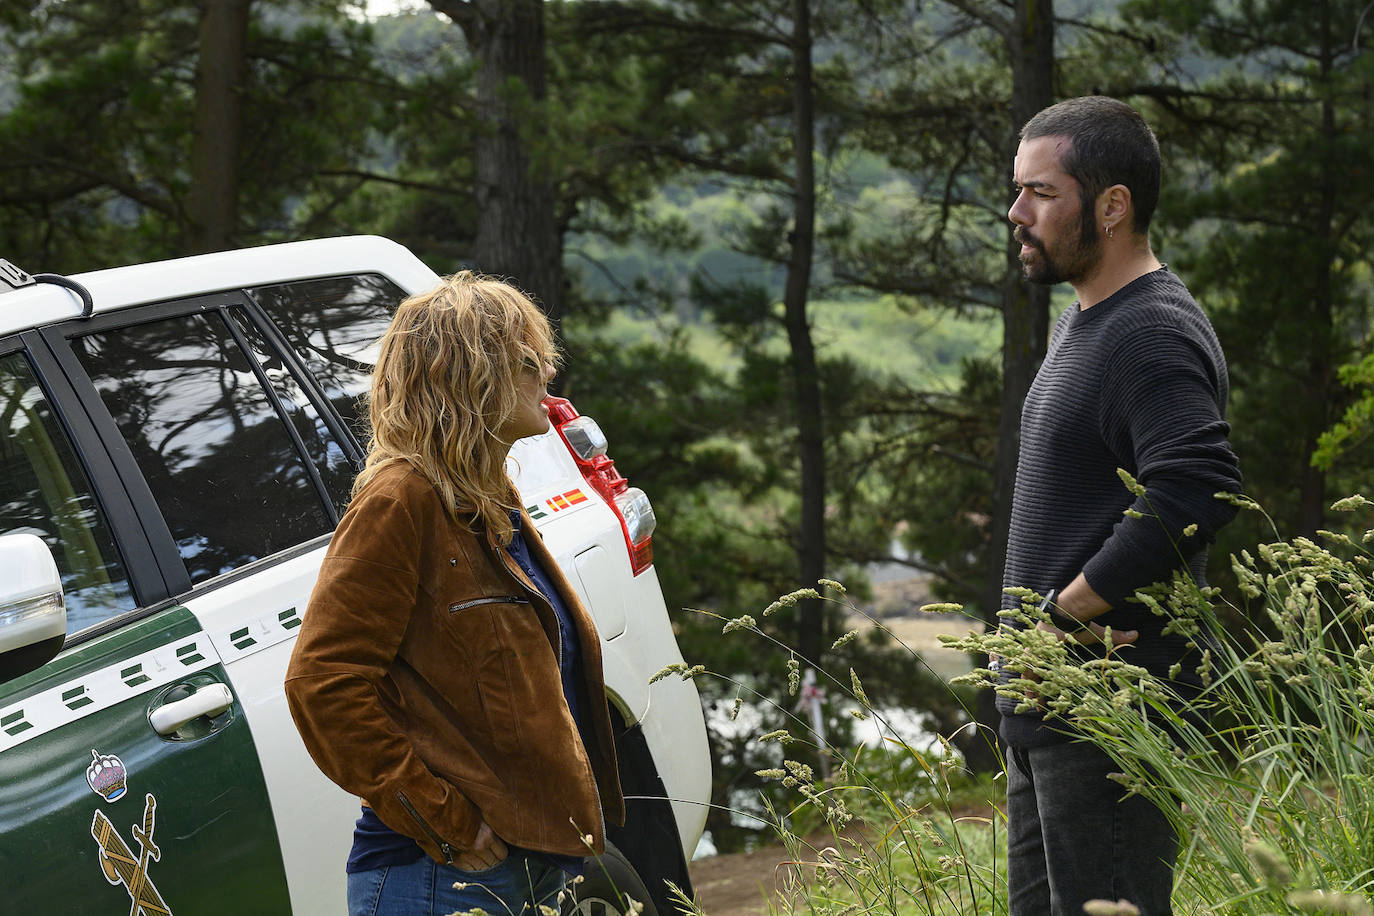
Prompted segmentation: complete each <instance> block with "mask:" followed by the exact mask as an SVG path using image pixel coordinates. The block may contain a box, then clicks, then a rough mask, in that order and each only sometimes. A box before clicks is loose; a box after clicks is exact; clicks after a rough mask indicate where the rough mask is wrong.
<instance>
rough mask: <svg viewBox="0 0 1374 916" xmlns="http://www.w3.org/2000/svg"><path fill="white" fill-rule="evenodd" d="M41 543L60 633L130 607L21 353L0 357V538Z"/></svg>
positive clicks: (60, 433) (106, 534) (122, 579)
mask: <svg viewBox="0 0 1374 916" xmlns="http://www.w3.org/2000/svg"><path fill="white" fill-rule="evenodd" d="M16 532H27V533H29V534H36V535H38V536H39V537H41V538H42V539H43V540H44V541H45V542H46V543H47V545H48V548H49V549H50V550H51V551H52V555H53V559H54V560H55V561H56V563H57V569H58V572H59V573H60V574H61V576H62V590H63V593H64V595H65V598H66V604H67V632H68V633H75V632H76V631H78V630H83V629H85V628H86V627H88V626H91V625H92V624H96V623H99V622H100V621H102V620H105V619H106V618H108V617H112V616H114V615H115V614H118V613H121V612H123V611H128V610H132V609H133V607H134V605H135V601H134V597H133V593H132V591H131V590H130V588H129V581H128V577H127V576H126V574H125V572H124V563H123V561H122V559H121V558H120V555H119V551H118V550H117V549H116V547H115V543H114V538H113V537H112V536H111V534H110V529H109V526H108V525H107V524H106V521H105V517H104V515H103V514H102V512H101V510H100V506H99V505H98V504H97V503H96V500H95V496H94V495H93V494H92V490H91V485H90V481H89V478H87V476H86V473H85V471H84V470H83V469H82V467H81V464H80V463H79V462H78V461H77V460H76V455H75V453H74V452H73V450H72V447H71V443H69V442H68V441H67V435H66V432H65V431H64V430H63V428H62V425H61V424H60V423H59V422H58V420H57V417H56V416H55V415H54V413H53V409H52V405H51V404H49V402H48V399H47V397H45V396H44V394H43V390H42V389H41V388H40V387H39V386H38V381H37V379H36V378H35V376H34V372H33V369H32V367H31V366H30V365H29V362H28V360H27V359H26V358H25V357H24V355H23V354H22V353H14V354H11V355H9V356H5V357H0V534H12V533H16Z"/></svg>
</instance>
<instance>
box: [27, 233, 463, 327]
mask: <svg viewBox="0 0 1374 916" xmlns="http://www.w3.org/2000/svg"><path fill="white" fill-rule="evenodd" d="M18 266H19V267H21V268H23V269H25V270H28V271H30V272H31V273H41V272H42V271H43V268H42V266H41V265H32V264H21V265H18ZM360 273H380V274H383V275H385V276H387V277H389V278H390V279H392V280H394V281H395V282H396V283H397V285H399V286H400V287H401V288H402V289H405V290H406V291H407V292H419V291H421V290H424V289H428V288H429V287H431V286H433V285H434V283H435V282H436V280H437V279H438V277H437V275H436V274H435V273H434V271H432V270H431V269H430V268H429V267H427V266H425V264H424V262H423V261H421V260H420V259H419V258H417V257H415V255H413V254H411V252H410V251H409V250H408V249H406V248H405V247H403V246H402V245H399V244H397V243H396V242H393V241H391V240H390V239H385V238H382V237H380V236H375V235H354V236H345V237H342V238H331V239H313V240H311V241H304V242H284V243H282V244H278V245H263V246H261V247H258V248H242V249H238V250H236V251H222V252H217V253H214V254H203V255H195V256H192V257H187V258H176V259H174V260H169V261H152V262H149V263H146V264H134V265H131V266H128V267H115V268H111V269H109V270H96V271H90V272H88V273H80V274H73V275H71V277H70V279H72V280H75V281H76V282H78V283H80V284H81V285H82V286H84V287H86V289H87V290H89V291H90V293H91V298H92V299H93V300H94V303H95V309H94V314H97V315H99V314H103V313H106V312H111V311H114V310H116V309H120V308H127V307H128V306H131V305H139V304H141V303H145V302H160V301H163V300H167V299H178V298H185V297H187V296H197V295H203V294H206V293H213V292H218V291H221V290H226V289H241V288H243V287H247V286H261V285H264V284H269V283H282V282H286V281H290V280H304V279H309V278H311V277H328V276H342V275H346V274H360ZM3 290H4V287H0V336H4V335H8V334H15V333H18V332H19V331H24V330H28V329H30V328H36V327H42V326H44V325H49V324H53V323H55V322H59V321H66V320H68V319H72V318H77V317H79V316H80V315H81V299H80V297H79V296H78V295H77V294H76V293H75V292H72V291H71V290H67V289H64V288H63V287H60V286H56V285H53V284H50V283H39V284H37V285H35V286H26V287H22V288H20V289H17V290H10V291H8V292H4V291H3Z"/></svg>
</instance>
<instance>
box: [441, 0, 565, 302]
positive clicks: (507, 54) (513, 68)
mask: <svg viewBox="0 0 1374 916" xmlns="http://www.w3.org/2000/svg"><path fill="white" fill-rule="evenodd" d="M430 5H431V6H432V7H434V9H436V10H438V11H439V12H441V13H445V14H446V15H448V16H449V17H450V18H452V19H453V20H454V21H455V22H457V23H458V24H459V25H460V26H461V27H462V29H463V32H464V34H465V35H466V36H467V40H468V44H469V46H471V48H472V52H473V55H474V56H475V57H476V58H477V62H478V71H477V112H478V117H479V119H480V121H481V124H482V129H481V131H480V132H479V133H478V135H477V137H476V138H475V143H474V163H475V171H476V175H475V180H476V189H475V190H476V198H477V210H478V212H477V239H476V241H475V243H474V245H473V252H472V257H473V262H474V266H475V267H476V268H477V269H478V270H481V271H483V272H485V273H489V274H494V275H497V276H501V277H506V278H509V279H510V280H511V281H512V282H513V283H515V285H517V286H519V287H520V288H521V289H523V290H524V291H525V292H527V293H529V294H530V295H531V296H532V297H534V298H535V300H536V301H538V302H539V303H540V305H541V306H542V307H543V309H544V312H545V313H546V314H547V315H548V316H549V318H550V320H552V321H553V322H554V323H555V324H557V323H558V322H559V320H560V319H561V318H562V317H563V308H564V305H565V296H564V292H563V237H562V232H561V231H560V227H559V226H558V220H557V216H556V212H557V211H556V198H555V193H554V184H553V179H552V177H551V176H550V174H549V170H548V167H547V165H546V164H545V163H544V162H543V158H544V157H543V154H542V153H541V152H539V150H538V148H537V142H532V141H531V138H541V139H542V138H544V137H546V136H547V133H548V132H547V130H545V129H544V128H545V126H546V124H547V118H546V116H545V113H544V104H545V102H546V100H547V97H548V88H547V81H546V79H545V72H546V67H545V61H544V44H545V41H544V4H543V0H468V2H461V0H431V2H430Z"/></svg>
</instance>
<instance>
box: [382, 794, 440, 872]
mask: <svg viewBox="0 0 1374 916" xmlns="http://www.w3.org/2000/svg"><path fill="white" fill-rule="evenodd" d="M396 800H397V801H399V802H400V803H401V806H402V807H404V808H405V809H406V811H407V812H408V813H409V814H410V816H411V817H412V818H414V819H415V823H417V824H419V825H420V829H421V830H423V831H424V832H425V833H426V834H428V835H429V838H430V839H431V840H433V841H434V845H436V846H438V847H439V851H440V852H441V853H443V854H444V864H445V865H452V864H453V847H452V846H450V845H449V844H448V843H445V842H444V840H443V838H442V837H440V836H439V834H437V833H435V832H434V828H433V827H431V826H429V822H428V821H426V820H425V819H424V818H422V817H420V812H419V811H416V810H415V806H414V805H412V804H411V803H410V799H408V798H406V794H405V793H404V792H397V793H396Z"/></svg>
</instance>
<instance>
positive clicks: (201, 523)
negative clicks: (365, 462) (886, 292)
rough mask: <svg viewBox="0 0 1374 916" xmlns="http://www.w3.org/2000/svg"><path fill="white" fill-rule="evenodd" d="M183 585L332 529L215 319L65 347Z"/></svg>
mask: <svg viewBox="0 0 1374 916" xmlns="http://www.w3.org/2000/svg"><path fill="white" fill-rule="evenodd" d="M71 344H72V349H73V350H74V351H75V352H76V354H77V356H78V357H79V358H80V360H81V362H82V365H83V366H84V367H85V369H86V372H87V373H88V374H89V375H90V376H91V379H92V380H93V381H94V382H95V385H96V387H97V389H99V391H100V396H101V399H102V400H103V401H104V402H105V406H106V408H108V409H109V411H110V413H111V415H112V416H113V417H114V420H115V423H116V424H117V425H118V426H119V429H120V432H122V433H123V434H124V438H125V439H126V440H127V441H128V443H129V447H130V449H131V450H132V451H133V454H134V458H135V459H136V460H137V462H138V465H139V467H140V469H141V470H142V471H143V474H144V476H145V478H146V479H147V481H148V485H149V487H150V488H151V489H152V491H153V496H154V498H155V499H156V500H157V503H158V506H159V508H161V510H162V514H163V516H164V517H165V518H166V520H167V526H168V528H169V529H170V530H171V532H172V537H173V538H174V539H175V540H176V543H177V548H178V550H179V551H180V553H181V557H182V560H183V561H184V562H185V563H186V571H187V573H188V574H189V575H190V577H191V581H192V582H200V581H203V580H205V579H208V578H210V577H211V576H216V575H219V574H221V573H225V572H228V571H229V570H231V569H234V568H235V567H237V566H240V565H242V564H244V563H247V562H250V561H252V560H256V559H258V558H260V557H265V556H268V555H270V554H272V553H275V552H277V551H279V550H282V549H284V548H287V547H290V546H292V545H295V544H298V543H300V542H302V541H305V540H308V539H310V538H311V537H314V536H315V535H319V534H324V533H325V532H327V531H329V530H330V529H331V528H332V524H331V522H330V519H329V518H328V517H327V515H326V514H325V509H324V504H323V503H322V501H321V499H320V497H319V493H318V491H317V490H316V489H315V486H314V482H313V481H312V480H311V477H310V473H309V471H308V470H307V468H306V465H305V463H304V462H303V461H302V459H301V456H300V454H299V453H298V452H297V450H296V447H295V445H294V443H293V442H292V441H291V438H290V435H289V433H288V432H287V429H286V426H285V425H284V424H283V423H282V420H281V418H280V416H279V415H278V414H277V412H276V410H275V409H274V408H273V406H272V403H271V401H270V400H269V399H268V396H267V393H266V392H265V391H264V390H263V389H262V387H261V385H259V384H258V378H257V376H256V375H255V374H254V372H253V369H252V365H251V364H250V362H249V360H248V357H247V355H246V354H245V353H244V352H243V351H242V350H241V349H240V348H239V346H238V344H237V343H236V342H235V341H234V339H233V337H232V336H231V335H230V332H229V327H228V324H227V323H226V322H225V319H224V317H223V316H222V315H221V314H220V313H218V312H208V313H201V314H193V315H181V316H177V317H174V318H167V319H163V320H160V321H154V322H149V323H147V324H140V325H134V326H132V327H126V328H119V329H115V330H111V331H104V332H100V333H96V334H90V335H87V336H84V337H77V338H73V339H72V341H71Z"/></svg>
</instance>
